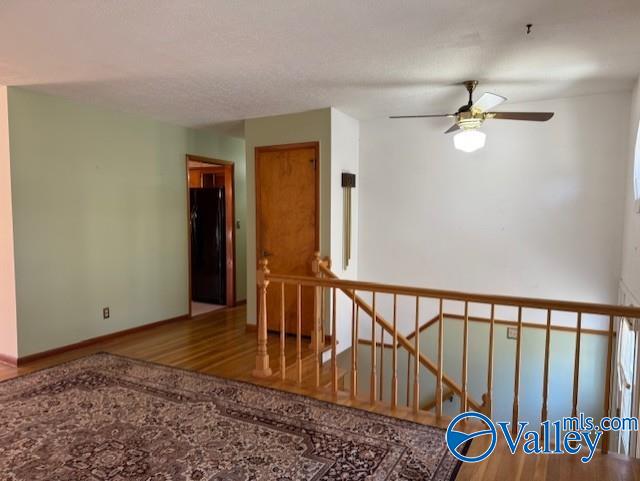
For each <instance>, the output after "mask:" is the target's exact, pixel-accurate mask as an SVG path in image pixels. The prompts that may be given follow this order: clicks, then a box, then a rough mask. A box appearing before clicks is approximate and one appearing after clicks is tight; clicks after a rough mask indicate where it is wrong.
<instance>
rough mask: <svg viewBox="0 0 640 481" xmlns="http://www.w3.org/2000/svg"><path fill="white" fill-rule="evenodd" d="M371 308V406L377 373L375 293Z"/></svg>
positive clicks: (375, 389)
mask: <svg viewBox="0 0 640 481" xmlns="http://www.w3.org/2000/svg"><path fill="white" fill-rule="evenodd" d="M371 307H372V309H371V310H372V315H371V381H370V383H371V386H369V388H370V391H371V392H370V395H369V400H370V402H371V404H373V403H375V401H376V392H377V390H378V389H377V386H376V381H377V371H376V293H375V292H373V299H372V302H371Z"/></svg>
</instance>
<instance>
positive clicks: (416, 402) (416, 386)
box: [413, 297, 420, 412]
mask: <svg viewBox="0 0 640 481" xmlns="http://www.w3.org/2000/svg"><path fill="white" fill-rule="evenodd" d="M414 349H415V351H416V355H415V358H414V359H415V360H414V362H413V410H414V412H418V411H419V410H420V298H419V297H416V336H415V345H414Z"/></svg>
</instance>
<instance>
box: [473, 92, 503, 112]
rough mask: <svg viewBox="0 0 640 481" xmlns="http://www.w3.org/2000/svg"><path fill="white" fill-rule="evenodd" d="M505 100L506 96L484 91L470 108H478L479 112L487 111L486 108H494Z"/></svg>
mask: <svg viewBox="0 0 640 481" xmlns="http://www.w3.org/2000/svg"><path fill="white" fill-rule="evenodd" d="M506 100H507V98H506V97H503V96H501V95H496V94H492V93H490V92H485V93H483V94H482V97H480V98H479V99H478V100H476V101H475V102H474V103H473V105H472V106H471V108H472V109H475V110H479V111H480V112H487V111H488V110H491V109H494V108H496V107H497V106H498V105H500V104H501V103H502V102H505V101H506Z"/></svg>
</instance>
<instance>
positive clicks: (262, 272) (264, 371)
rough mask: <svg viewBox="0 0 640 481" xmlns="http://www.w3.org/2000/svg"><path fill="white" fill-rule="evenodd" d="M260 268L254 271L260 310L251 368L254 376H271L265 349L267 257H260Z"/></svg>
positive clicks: (267, 282) (266, 339)
mask: <svg viewBox="0 0 640 481" xmlns="http://www.w3.org/2000/svg"><path fill="white" fill-rule="evenodd" d="M259 265H260V268H259V269H258V271H257V272H256V280H257V282H258V288H259V293H260V310H259V311H260V312H259V314H258V348H257V351H256V368H255V369H254V370H253V373H252V374H253V376H254V377H269V376H271V367H269V352H268V351H267V342H268V337H267V287H268V286H269V279H267V276H268V275H269V267H268V262H267V259H260V262H259Z"/></svg>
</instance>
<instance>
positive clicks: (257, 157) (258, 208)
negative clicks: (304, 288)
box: [254, 141, 320, 269]
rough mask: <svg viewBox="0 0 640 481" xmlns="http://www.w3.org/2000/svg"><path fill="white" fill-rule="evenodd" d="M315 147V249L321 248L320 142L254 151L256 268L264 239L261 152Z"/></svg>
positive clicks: (277, 146)
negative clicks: (262, 236) (262, 234)
mask: <svg viewBox="0 0 640 481" xmlns="http://www.w3.org/2000/svg"><path fill="white" fill-rule="evenodd" d="M308 148H313V149H314V150H315V156H316V173H315V184H316V185H315V188H316V230H315V237H316V239H315V246H314V247H315V250H316V251H319V250H320V142H318V141H312V142H300V143H294V144H279V145H267V146H262V147H256V148H255V152H254V164H255V176H254V177H255V192H256V269H257V268H258V265H259V262H260V259H261V258H262V255H261V253H260V252H261V251H262V249H261V247H262V239H261V238H260V218H261V216H262V210H261V206H260V178H259V176H258V173H259V172H260V170H259V168H258V166H259V163H260V154H261V153H263V152H277V151H279V150H291V149H308ZM309 265H311V259H309Z"/></svg>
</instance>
